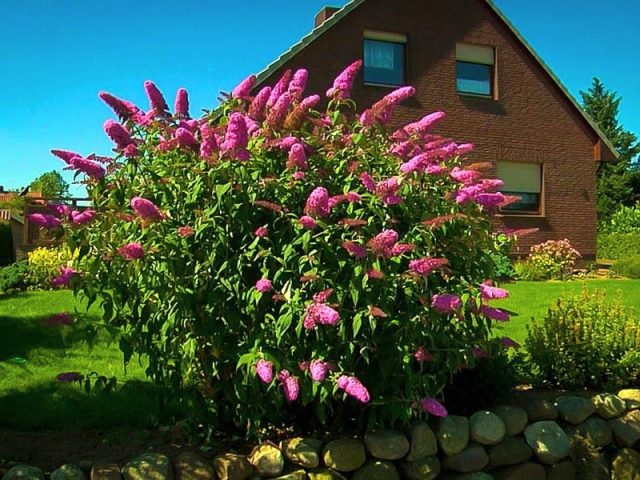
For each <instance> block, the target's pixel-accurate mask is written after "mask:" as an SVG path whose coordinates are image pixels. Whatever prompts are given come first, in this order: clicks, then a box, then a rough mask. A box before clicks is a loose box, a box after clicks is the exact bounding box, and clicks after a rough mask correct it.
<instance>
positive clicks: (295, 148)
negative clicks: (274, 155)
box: [287, 143, 307, 171]
mask: <svg viewBox="0 0 640 480" xmlns="http://www.w3.org/2000/svg"><path fill="white" fill-rule="evenodd" d="M287 168H297V169H298V170H302V171H304V170H306V169H307V155H306V153H305V151H304V146H302V145H301V144H300V143H295V144H293V145H292V146H291V149H290V150H289V159H288V161H287Z"/></svg>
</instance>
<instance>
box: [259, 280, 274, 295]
mask: <svg viewBox="0 0 640 480" xmlns="http://www.w3.org/2000/svg"><path fill="white" fill-rule="evenodd" d="M256 290H258V291H259V292H260V293H267V292H270V291H271V290H273V284H272V283H271V280H269V279H268V278H261V279H260V280H258V281H257V282H256Z"/></svg>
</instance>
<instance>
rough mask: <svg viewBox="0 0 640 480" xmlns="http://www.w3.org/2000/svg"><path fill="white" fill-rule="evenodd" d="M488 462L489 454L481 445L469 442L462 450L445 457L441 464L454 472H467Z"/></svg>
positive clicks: (476, 469) (475, 469)
mask: <svg viewBox="0 0 640 480" xmlns="http://www.w3.org/2000/svg"><path fill="white" fill-rule="evenodd" d="M488 464H489V456H488V455H487V452H486V451H485V449H484V448H483V447H482V445H476V444H469V445H468V446H467V447H466V448H465V449H464V450H463V451H462V452H460V453H457V454H455V455H451V456H449V457H445V458H444V460H443V461H442V466H443V467H444V468H446V469H447V470H453V471H454V472H460V473H468V472H476V471H478V470H482V469H483V468H484V467H486V466H487V465H488Z"/></svg>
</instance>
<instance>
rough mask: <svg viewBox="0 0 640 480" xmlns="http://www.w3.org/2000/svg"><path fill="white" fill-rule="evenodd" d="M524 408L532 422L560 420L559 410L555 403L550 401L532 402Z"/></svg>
mask: <svg viewBox="0 0 640 480" xmlns="http://www.w3.org/2000/svg"><path fill="white" fill-rule="evenodd" d="M524 408H525V410H526V411H527V416H528V418H529V421H530V422H538V421H540V420H555V419H556V418H558V410H557V409H556V407H555V406H554V405H553V403H551V402H549V401H548V400H531V401H530V402H529V403H527V404H526V405H525V407H524Z"/></svg>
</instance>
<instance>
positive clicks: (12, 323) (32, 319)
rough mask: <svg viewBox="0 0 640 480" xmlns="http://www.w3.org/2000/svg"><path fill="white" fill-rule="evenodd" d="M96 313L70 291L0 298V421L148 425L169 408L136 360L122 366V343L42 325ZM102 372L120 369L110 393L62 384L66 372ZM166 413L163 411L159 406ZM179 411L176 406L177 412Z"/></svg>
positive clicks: (48, 425)
mask: <svg viewBox="0 0 640 480" xmlns="http://www.w3.org/2000/svg"><path fill="white" fill-rule="evenodd" d="M74 311H75V312H76V313H75V314H74V316H75V317H80V318H82V319H85V320H88V321H89V322H90V321H92V320H96V319H98V318H99V315H100V310H99V309H98V308H95V307H92V308H91V309H89V311H88V312H87V311H86V308H85V305H83V304H82V302H80V301H78V300H76V299H75V298H74V297H73V295H72V293H71V292H69V291H66V290H60V291H33V292H24V293H19V294H16V295H13V296H11V297H6V298H0V338H1V339H2V341H0V427H8V428H13V429H19V430H33V429H36V430H41V429H55V430H76V429H102V428H112V427H114V426H129V427H149V426H153V425H155V424H157V422H158V421H159V420H160V417H161V416H164V414H170V413H172V412H171V408H172V407H171V406H170V407H169V411H166V410H163V409H161V408H160V405H159V400H158V399H159V395H157V394H158V389H157V388H156V387H154V386H153V385H151V384H150V383H149V382H148V381H147V380H146V378H145V375H144V367H143V366H142V365H140V364H139V363H137V362H134V361H132V362H131V363H130V364H129V365H128V366H127V369H126V371H125V368H124V365H123V361H122V354H121V353H120V350H119V349H118V345H117V343H113V342H110V339H109V338H107V337H106V335H102V336H100V335H99V336H98V337H97V340H96V343H95V345H93V346H92V348H90V347H89V345H88V344H87V343H85V342H83V341H80V340H79V339H75V340H74V339H72V338H70V336H69V335H68V333H69V327H51V326H46V325H44V324H43V321H44V320H45V319H46V318H48V317H49V316H51V315H53V314H56V313H60V312H69V313H72V314H73V312H74ZM94 371H95V372H98V373H99V374H100V375H104V376H106V377H112V376H115V377H117V379H118V388H117V389H116V391H113V392H108V393H105V392H102V393H94V392H92V393H89V394H87V393H86V392H85V391H84V390H83V389H82V388H81V386H80V385H79V384H77V383H72V384H68V383H61V382H58V381H57V380H56V375H57V374H58V373H61V372H80V373H82V374H88V373H90V372H94ZM161 412H162V413H161ZM174 413H175V412H174Z"/></svg>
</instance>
